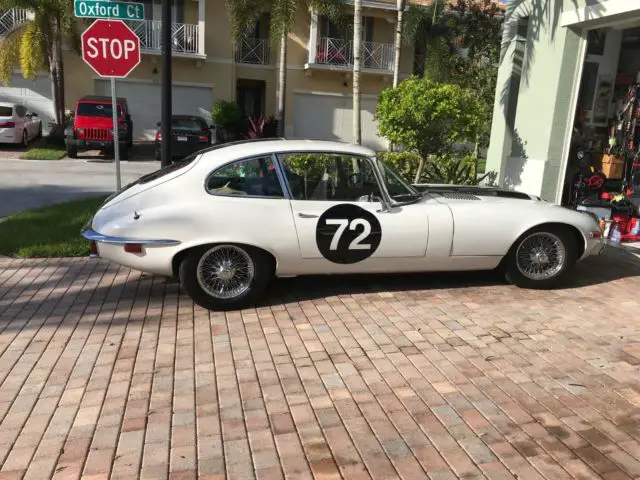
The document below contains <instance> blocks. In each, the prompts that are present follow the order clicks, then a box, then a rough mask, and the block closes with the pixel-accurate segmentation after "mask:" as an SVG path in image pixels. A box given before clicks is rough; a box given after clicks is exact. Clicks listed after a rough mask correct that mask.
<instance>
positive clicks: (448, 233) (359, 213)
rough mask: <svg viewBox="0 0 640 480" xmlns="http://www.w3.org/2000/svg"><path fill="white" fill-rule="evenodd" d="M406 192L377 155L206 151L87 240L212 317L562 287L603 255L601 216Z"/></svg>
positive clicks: (448, 192)
mask: <svg viewBox="0 0 640 480" xmlns="http://www.w3.org/2000/svg"><path fill="white" fill-rule="evenodd" d="M421 190H422V191H420V190H419V189H417V188H415V187H413V186H411V185H409V184H407V183H406V182H405V181H403V180H402V179H401V178H400V177H399V176H398V175H397V174H396V173H394V171H392V170H391V169H390V168H389V167H388V166H387V165H385V164H384V163H383V162H382V161H381V160H379V159H377V158H376V155H375V152H374V151H372V150H370V149H368V148H363V147H359V146H354V145H348V144H343V143H337V142H323V141H310V140H302V141H297V140H280V139H277V140H276V139H274V140H260V141H245V142H237V143H232V144H225V145H220V146H215V147H211V148H209V149H206V150H202V151H200V152H198V153H196V154H194V155H192V156H190V157H188V158H187V159H186V160H185V161H183V162H179V163H175V164H173V165H171V166H169V167H166V168H164V169H161V170H158V171H156V172H153V173H151V174H148V175H145V176H143V177H141V178H140V179H139V180H138V181H137V182H134V183H132V184H130V185H128V186H126V187H125V188H123V189H122V190H121V191H120V192H118V193H116V194H114V195H113V196H111V197H110V198H109V199H107V200H106V202H105V203H104V204H103V205H102V207H101V208H100V210H99V211H98V212H97V214H96V215H95V216H94V218H93V219H92V220H90V221H89V222H88V223H87V225H86V226H85V228H84V230H83V235H84V237H85V238H87V239H89V240H91V241H92V252H93V254H94V255H98V256H100V257H103V258H106V259H108V260H110V261H112V262H115V263H118V264H121V265H125V266H128V267H131V268H133V269H136V270H142V271H145V272H149V273H154V274H160V275H167V276H178V277H179V278H180V281H181V283H182V285H183V286H184V288H185V290H186V291H187V293H188V294H189V295H190V296H191V298H192V299H193V300H194V301H195V302H196V303H198V304H199V305H201V306H203V307H205V308H208V309H229V308H239V307H242V306H247V305H250V304H252V302H253V301H255V300H256V298H257V297H258V295H259V294H261V293H262V291H263V290H264V289H265V287H266V286H267V285H268V284H269V282H270V281H271V280H272V279H273V278H274V277H290V276H297V275H308V274H347V273H381V272H422V271H424V272H426V271H452V270H485V269H495V268H497V267H500V268H502V269H504V271H505V273H506V276H507V279H508V280H510V281H511V282H513V283H515V284H516V285H519V286H522V287H531V288H550V287H554V286H556V285H559V284H560V283H561V282H562V281H563V280H565V279H566V278H567V275H568V274H569V273H570V270H571V269H572V267H573V266H574V264H575V263H576V262H577V261H578V260H581V259H583V258H585V257H587V256H588V255H592V254H596V253H598V252H599V251H600V250H601V248H602V239H601V232H600V229H599V227H598V223H597V221H596V220H595V218H594V217H593V216H590V215H588V214H585V213H582V212H577V211H574V210H569V209H567V208H563V207H560V206H556V205H553V204H551V203H547V202H545V201H541V200H540V199H539V198H537V197H532V196H529V195H526V194H524V193H519V192H511V191H503V190H498V189H490V188H484V189H483V188H480V187H454V186H426V188H425V187H422V188H421Z"/></svg>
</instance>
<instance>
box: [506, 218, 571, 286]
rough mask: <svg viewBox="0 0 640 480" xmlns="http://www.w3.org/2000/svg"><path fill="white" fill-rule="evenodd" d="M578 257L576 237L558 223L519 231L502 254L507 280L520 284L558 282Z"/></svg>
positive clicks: (530, 284) (551, 284) (554, 284)
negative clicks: (506, 252) (516, 238)
mask: <svg viewBox="0 0 640 480" xmlns="http://www.w3.org/2000/svg"><path fill="white" fill-rule="evenodd" d="M577 260H578V248H577V245H576V240H575V238H574V237H573V235H572V234H571V232H570V231H569V230H567V229H566V228H563V227H559V226H548V227H544V226H543V227H538V228H534V229H532V230H529V231H528V232H527V233H525V234H524V235H522V236H521V237H520V238H519V239H518V240H517V241H516V242H515V243H514V245H513V246H512V247H511V250H509V253H508V254H507V257H506V258H505V265H504V267H505V276H506V278H507V281H509V282H510V283H512V284H514V285H517V286H519V287H522V288H535V289H549V288H555V287H558V286H560V285H561V284H562V283H563V282H564V281H565V280H566V279H567V277H568V276H569V275H570V273H571V269H572V268H573V266H574V265H575V263H576V262H577Z"/></svg>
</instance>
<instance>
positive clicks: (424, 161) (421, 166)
mask: <svg viewBox="0 0 640 480" xmlns="http://www.w3.org/2000/svg"><path fill="white" fill-rule="evenodd" d="M426 164H427V155H420V163H419V164H418V170H417V171H416V177H415V178H414V180H413V183H420V177H422V172H423V171H424V166H425V165H426Z"/></svg>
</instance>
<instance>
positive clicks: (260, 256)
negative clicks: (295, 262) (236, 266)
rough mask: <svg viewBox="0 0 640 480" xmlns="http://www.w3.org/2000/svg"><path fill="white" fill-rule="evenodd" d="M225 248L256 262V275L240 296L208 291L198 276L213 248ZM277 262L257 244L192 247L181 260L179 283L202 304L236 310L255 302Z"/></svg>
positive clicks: (195, 300)
mask: <svg viewBox="0 0 640 480" xmlns="http://www.w3.org/2000/svg"><path fill="white" fill-rule="evenodd" d="M225 248H229V249H235V250H236V251H239V252H241V253H240V255H243V253H242V252H244V255H246V258H248V259H250V260H251V262H252V264H253V278H252V279H251V280H250V281H249V283H248V288H246V290H244V291H243V292H242V293H239V294H238V295H237V296H234V297H231V298H220V297H216V296H213V295H211V294H210V293H208V292H207V291H206V290H205V288H203V285H202V284H201V283H200V280H199V278H198V270H199V264H200V261H201V260H203V259H204V258H205V257H206V256H208V255H209V254H210V253H212V251H213V250H218V251H220V250H223V249H225ZM273 274H274V265H273V261H272V259H271V258H270V257H269V255H268V254H266V253H265V252H263V251H261V250H258V249H256V248H252V247H248V246H244V245H236V244H219V245H206V246H203V247H199V248H195V249H193V250H191V251H190V252H189V253H188V254H187V256H186V257H185V258H184V259H183V260H182V262H181V263H180V268H179V269H178V276H179V278H180V283H181V284H182V286H183V287H184V289H185V290H186V292H187V294H188V295H189V297H191V299H192V300H193V301H194V302H195V303H197V304H198V305H200V306H201V307H203V308H206V309H208V310H236V309H240V308H244V307H247V306H250V305H253V304H254V302H255V301H256V300H257V299H258V297H259V296H260V294H262V292H263V291H264V290H265V289H266V288H267V286H268V285H269V282H270V281H271V279H272V278H273Z"/></svg>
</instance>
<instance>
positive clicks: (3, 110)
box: [0, 107, 13, 117]
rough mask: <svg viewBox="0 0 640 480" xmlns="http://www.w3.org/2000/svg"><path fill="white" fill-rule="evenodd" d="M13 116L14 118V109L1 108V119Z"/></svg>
mask: <svg viewBox="0 0 640 480" xmlns="http://www.w3.org/2000/svg"><path fill="white" fill-rule="evenodd" d="M12 116H13V108H12V107H0V117H12Z"/></svg>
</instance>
